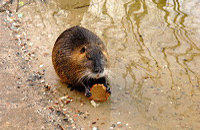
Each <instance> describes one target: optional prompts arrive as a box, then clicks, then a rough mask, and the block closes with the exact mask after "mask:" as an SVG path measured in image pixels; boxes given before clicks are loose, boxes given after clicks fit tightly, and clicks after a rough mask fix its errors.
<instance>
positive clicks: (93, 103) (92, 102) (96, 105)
mask: <svg viewBox="0 0 200 130" xmlns="http://www.w3.org/2000/svg"><path fill="white" fill-rule="evenodd" d="M90 103H91V104H92V106H93V107H95V108H96V107H98V106H99V105H100V103H96V102H95V101H94V100H91V101H90Z"/></svg>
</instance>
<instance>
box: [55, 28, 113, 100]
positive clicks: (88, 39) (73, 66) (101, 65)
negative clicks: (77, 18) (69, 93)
mask: <svg viewBox="0 0 200 130" xmlns="http://www.w3.org/2000/svg"><path fill="white" fill-rule="evenodd" d="M108 60H109V55H108V53H107V51H106V47H105V45H104V44H103V42H102V41H101V40H100V38H99V37H98V36H96V35H95V34H94V33H93V32H91V31H89V30H88V29H85V28H83V27H80V26H75V27H72V28H69V29H67V30H65V31H64V32H63V33H62V34H61V35H60V36H59V37H58V38H57V40H56V42H55V44H54V47H53V51H52V62H53V66H54V69H55V71H56V73H57V74H58V76H59V77H60V79H61V81H63V82H65V83H67V84H68V86H71V87H72V88H77V89H79V90H80V89H81V88H83V89H84V90H85V95H86V96H87V97H90V96H91V93H90V88H91V87H92V85H94V84H96V83H101V84H104V86H106V88H107V89H106V90H107V92H109V93H111V91H110V88H109V87H108V85H107V75H106V74H105V70H104V69H105V68H106V67H108Z"/></svg>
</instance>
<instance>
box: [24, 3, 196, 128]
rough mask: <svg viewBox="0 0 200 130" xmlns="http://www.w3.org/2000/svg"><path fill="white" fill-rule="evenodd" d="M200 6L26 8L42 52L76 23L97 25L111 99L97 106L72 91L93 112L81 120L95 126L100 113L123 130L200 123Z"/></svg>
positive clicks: (50, 75) (62, 88)
mask: <svg viewBox="0 0 200 130" xmlns="http://www.w3.org/2000/svg"><path fill="white" fill-rule="evenodd" d="M199 8H200V2H199V0H192V1H191V0H184V1H183V0H167V1H166V0H146V1H145V0H116V1H108V0H91V1H89V0H86V1H84V2H83V1H80V0H73V1H65V0H54V1H53V0H50V1H47V3H43V4H41V3H40V2H38V1H36V3H32V4H30V5H29V6H27V7H24V8H23V9H21V12H26V13H24V21H26V22H27V23H28V26H29V28H30V30H32V33H30V37H31V39H32V42H33V43H34V46H35V47H37V46H39V48H40V51H42V52H47V53H51V50H52V47H53V44H54V42H55V40H56V38H57V37H58V36H59V35H60V33H61V32H63V31H64V30H65V29H67V28H69V27H71V26H74V25H81V26H83V27H85V28H88V29H90V30H91V31H93V32H94V33H96V34H97V35H98V36H99V37H100V38H101V39H102V40H103V41H104V43H105V44H106V47H107V49H108V52H109V54H110V71H111V72H110V73H109V80H110V84H111V88H112V95H111V97H110V100H109V101H107V102H105V103H101V104H100V106H99V107H98V108H93V107H92V106H91V105H90V104H89V101H88V99H87V98H85V97H84V96H83V95H81V94H80V93H79V92H74V91H73V92H68V94H70V95H72V96H73V97H81V98H83V100H84V101H85V102H86V105H84V107H80V103H79V102H76V101H75V102H73V104H72V106H73V107H75V108H77V109H79V110H80V111H89V112H90V113H92V114H91V115H90V119H88V120H82V119H79V121H78V123H80V124H81V126H83V127H85V128H86V129H87V128H90V127H89V126H90V125H89V124H90V123H89V122H90V121H91V122H92V121H94V120H96V119H97V118H98V119H99V120H100V121H99V124H98V123H97V124H96V125H98V127H99V128H100V129H109V128H110V126H112V124H115V128H116V127H120V128H121V129H199V128H200V100H199V99H200V86H199V83H200V79H199V78H200V69H198V68H199V66H200V58H199V57H200V44H199V43H200V26H199V25H200V13H199V11H200V10H199ZM41 30H42V31H41ZM36 52H37V50H36ZM38 57H39V58H38V61H40V63H39V64H44V65H45V66H47V68H48V70H47V75H46V80H49V83H50V84H52V85H53V86H55V88H56V89H57V91H58V93H59V94H58V95H62V94H63V93H65V92H67V91H69V89H67V88H66V85H65V84H61V83H60V82H59V78H58V77H57V76H56V74H55V72H54V70H53V67H52V63H51V55H49V56H47V57H42V56H39V55H38ZM117 122H118V123H117ZM101 123H105V124H103V125H102V124H101ZM117 124H118V125H117ZM94 126H95V125H94ZM113 126H114V125H113Z"/></svg>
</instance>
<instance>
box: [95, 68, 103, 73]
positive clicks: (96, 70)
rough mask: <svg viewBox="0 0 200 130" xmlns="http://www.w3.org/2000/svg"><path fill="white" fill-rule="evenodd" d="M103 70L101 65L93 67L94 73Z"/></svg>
mask: <svg viewBox="0 0 200 130" xmlns="http://www.w3.org/2000/svg"><path fill="white" fill-rule="evenodd" d="M103 71H104V69H103V68H101V67H96V68H95V69H94V73H102V72H103Z"/></svg>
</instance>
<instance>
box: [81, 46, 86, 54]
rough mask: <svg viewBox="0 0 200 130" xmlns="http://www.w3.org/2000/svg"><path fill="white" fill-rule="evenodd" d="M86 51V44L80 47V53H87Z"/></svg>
mask: <svg viewBox="0 0 200 130" xmlns="http://www.w3.org/2000/svg"><path fill="white" fill-rule="evenodd" d="M85 51H86V46H84V47H82V48H81V49H80V53H81V54H83V53H85Z"/></svg>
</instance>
